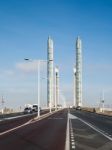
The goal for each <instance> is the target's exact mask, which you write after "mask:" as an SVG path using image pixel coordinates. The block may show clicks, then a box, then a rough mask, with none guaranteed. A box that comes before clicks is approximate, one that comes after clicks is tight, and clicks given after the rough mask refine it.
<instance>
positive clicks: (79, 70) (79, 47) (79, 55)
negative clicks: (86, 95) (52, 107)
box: [76, 37, 82, 106]
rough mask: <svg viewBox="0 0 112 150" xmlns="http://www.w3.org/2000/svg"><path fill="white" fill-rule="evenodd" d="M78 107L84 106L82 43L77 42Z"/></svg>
mask: <svg viewBox="0 0 112 150" xmlns="http://www.w3.org/2000/svg"><path fill="white" fill-rule="evenodd" d="M76 106H82V43H81V39H80V38H79V37H78V38H77V40H76Z"/></svg>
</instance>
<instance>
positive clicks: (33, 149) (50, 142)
mask: <svg viewBox="0 0 112 150" xmlns="http://www.w3.org/2000/svg"><path fill="white" fill-rule="evenodd" d="M66 125H67V110H62V111H59V112H57V113H55V114H53V115H51V116H49V117H47V118H45V119H42V120H40V121H32V122H29V123H28V124H27V125H25V126H23V127H21V128H19V129H17V130H14V131H11V132H9V133H6V134H3V135H0V150H64V148H65V138H66Z"/></svg>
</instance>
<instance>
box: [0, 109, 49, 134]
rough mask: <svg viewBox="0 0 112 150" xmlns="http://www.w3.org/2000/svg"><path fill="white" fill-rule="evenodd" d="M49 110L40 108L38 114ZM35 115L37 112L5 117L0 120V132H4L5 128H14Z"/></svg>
mask: <svg viewBox="0 0 112 150" xmlns="http://www.w3.org/2000/svg"><path fill="white" fill-rule="evenodd" d="M48 112H49V110H42V111H41V113H40V115H43V114H46V113H48ZM36 116H37V113H33V114H27V115H24V114H23V115H20V116H17V118H16V116H15V117H14V118H13V117H11V118H6V119H4V120H3V121H1V122H0V133H1V132H4V131H6V130H9V129H12V128H15V127H17V126H20V125H22V124H24V123H26V122H28V121H30V120H31V119H33V118H34V117H36Z"/></svg>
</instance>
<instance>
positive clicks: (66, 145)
mask: <svg viewBox="0 0 112 150" xmlns="http://www.w3.org/2000/svg"><path fill="white" fill-rule="evenodd" d="M69 135H70V133H69V115H68V120H67V128H66V142H65V150H70V137H69Z"/></svg>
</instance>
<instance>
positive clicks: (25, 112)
mask: <svg viewBox="0 0 112 150" xmlns="http://www.w3.org/2000/svg"><path fill="white" fill-rule="evenodd" d="M32 112H33V110H32V108H31V107H26V108H25V109H24V114H29V113H32Z"/></svg>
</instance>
